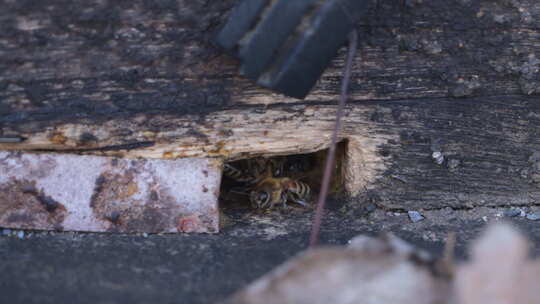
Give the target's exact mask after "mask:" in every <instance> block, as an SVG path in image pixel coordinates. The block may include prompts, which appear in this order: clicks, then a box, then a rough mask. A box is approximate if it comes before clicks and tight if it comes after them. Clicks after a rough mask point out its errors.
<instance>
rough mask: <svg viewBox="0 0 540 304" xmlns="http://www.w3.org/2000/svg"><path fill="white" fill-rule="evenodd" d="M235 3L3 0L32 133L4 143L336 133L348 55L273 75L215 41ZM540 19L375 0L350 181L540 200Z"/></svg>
mask: <svg viewBox="0 0 540 304" xmlns="http://www.w3.org/2000/svg"><path fill="white" fill-rule="evenodd" d="M234 3H235V2H234V1H232V0H225V1H203V0H193V1H192V0H189V1H188V0H181V1H164V2H160V4H159V5H158V4H157V3H154V2H146V1H139V0H137V1H129V2H116V1H86V2H84V3H76V4H74V3H71V2H70V1H64V0H51V1H47V2H37V3H34V2H32V3H31V4H30V3H29V2H25V1H4V3H2V6H3V10H2V11H1V12H0V26H1V27H2V28H3V29H4V30H3V31H2V32H1V33H0V135H1V136H20V137H22V138H25V139H26V140H25V141H23V142H22V143H3V144H0V149H2V150H40V151H63V152H69V153H79V154H90V155H109V156H111V155H113V156H124V157H135V158H136V157H145V158H171V159H172V158H181V157H195V156H200V157H221V158H224V159H228V160H234V159H239V158H246V157H251V156H257V155H267V156H270V155H279V154H296V153H307V152H312V151H316V150H320V149H323V148H325V147H326V145H327V142H328V136H329V134H330V129H331V126H332V124H333V119H334V113H335V107H334V106H333V104H334V102H335V99H336V94H337V93H338V90H339V86H338V83H339V81H340V77H339V74H340V69H341V68H342V64H343V56H340V57H339V58H337V59H336V60H335V62H334V65H333V67H331V68H330V69H329V70H328V71H327V72H326V73H325V74H324V75H323V77H322V79H321V80H320V82H319V83H318V85H317V86H316V89H315V90H314V91H313V92H312V94H311V95H309V96H308V98H307V100H305V101H299V100H296V99H290V98H284V97H283V96H281V95H278V94H273V93H271V92H269V91H267V90H264V89H260V88H259V87H257V86H255V85H253V84H252V83H251V82H249V81H247V80H245V79H243V78H241V77H239V76H238V73H237V69H238V64H237V62H235V61H234V60H233V59H231V58H229V57H228V56H226V55H223V54H222V53H221V51H220V50H218V49H217V48H215V47H214V46H212V44H211V39H212V38H213V35H214V33H215V32H216V30H217V29H218V27H219V24H221V23H222V22H223V21H224V20H225V18H226V17H227V14H228V11H229V9H230V8H231V7H232V6H233V4H234ZM539 20H540V4H538V3H537V2H536V1H533V0H524V1H520V2H519V3H518V2H515V1H514V2H509V1H502V0H501V1H488V0H485V1H481V0H478V1H444V0H435V1H403V2H401V1H395V0H381V1H376V2H375V1H374V2H373V6H372V8H371V11H370V14H369V17H368V18H367V19H366V20H363V21H362V22H361V23H359V24H358V29H359V32H360V33H361V41H362V42H363V44H362V46H361V47H360V50H359V54H360V55H359V57H358V59H357V62H356V65H355V66H356V70H355V72H354V76H353V78H354V83H353V85H352V87H351V103H350V104H349V107H348V115H347V117H346V118H345V128H344V130H343V133H342V134H341V138H342V139H346V140H347V142H348V148H347V151H346V157H345V159H344V161H345V164H346V165H345V166H344V169H345V173H344V175H345V179H344V180H345V181H346V186H347V190H348V191H349V192H351V193H353V194H363V195H365V196H366V197H367V198H369V199H370V200H372V201H374V202H377V203H379V204H380V205H382V206H385V207H388V208H405V209H411V208H415V209H417V208H442V207H445V206H451V207H454V208H468V207H470V206H479V205H490V206H499V205H530V204H538V201H539V200H540V199H539V197H538V195H539V186H538V174H539V173H538V172H537V171H538V167H537V164H538V160H537V158H540V157H536V156H535V155H536V154H535V153H536V152H537V151H538V150H539V141H540V134H539V131H538V123H539V118H540V111H539V108H538V107H539V106H538V104H539V103H538V101H539V100H538V96H537V94H538V93H539V92H538V88H539V87H540V82H539V79H540V72H539V68H540V61H539V60H538V58H537V54H539V53H540V52H539V47H540V43H539V41H540V23H539ZM529 95H530V96H529ZM458 97H459V98H458ZM436 152H440V153H436ZM433 153H435V156H436V157H435V158H433Z"/></svg>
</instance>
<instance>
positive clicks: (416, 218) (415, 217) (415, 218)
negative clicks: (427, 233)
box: [407, 211, 425, 223]
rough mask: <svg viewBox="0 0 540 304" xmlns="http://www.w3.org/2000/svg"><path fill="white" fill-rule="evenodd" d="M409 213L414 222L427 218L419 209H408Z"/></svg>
mask: <svg viewBox="0 0 540 304" xmlns="http://www.w3.org/2000/svg"><path fill="white" fill-rule="evenodd" d="M407 214H408V215H409V219H410V220H411V221H412V222H413V223H418V222H420V221H422V220H424V219H425V217H424V216H423V215H422V214H420V212H418V211H408V212H407Z"/></svg>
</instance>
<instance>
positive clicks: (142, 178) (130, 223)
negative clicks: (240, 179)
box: [0, 152, 221, 233]
mask: <svg viewBox="0 0 540 304" xmlns="http://www.w3.org/2000/svg"><path fill="white" fill-rule="evenodd" d="M220 181H221V169H220V163H219V162H218V161H216V160H209V159H182V160H130V159H116V158H111V157H98V156H80V155H64V154H23V153H18V152H0V190H1V191H2V193H3V195H2V196H1V197H0V226H2V227H8V228H15V229H37V230H41V229H46V230H75V231H108V232H152V233H156V232H217V230H218V223H219V221H218V206H217V197H218V195H219V185H220Z"/></svg>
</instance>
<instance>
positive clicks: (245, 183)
mask: <svg viewBox="0 0 540 304" xmlns="http://www.w3.org/2000/svg"><path fill="white" fill-rule="evenodd" d="M312 168H313V160H312V159H311V158H309V157H306V156H303V155H298V156H279V157H273V158H263V157H258V158H253V159H247V160H241V161H236V162H233V163H227V164H225V165H224V168H223V175H224V180H225V182H227V183H228V184H230V185H232V186H231V188H229V192H234V193H237V194H240V195H244V196H246V197H247V198H249V202H250V204H251V207H253V208H255V209H272V208H274V206H276V205H282V206H283V207H287V203H288V202H292V203H295V204H299V205H301V206H304V207H306V206H308V202H309V199H310V195H311V187H310V186H309V185H308V183H306V182H303V181H300V179H305V178H306V175H307V174H308V172H309V171H310V170H311V169H312Z"/></svg>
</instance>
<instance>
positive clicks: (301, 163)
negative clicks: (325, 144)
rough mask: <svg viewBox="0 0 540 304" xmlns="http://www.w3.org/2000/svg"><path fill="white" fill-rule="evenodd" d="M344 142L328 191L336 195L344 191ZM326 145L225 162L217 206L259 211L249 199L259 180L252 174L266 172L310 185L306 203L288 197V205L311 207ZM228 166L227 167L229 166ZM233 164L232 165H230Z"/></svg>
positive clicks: (233, 209) (234, 210)
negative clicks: (254, 178)
mask: <svg viewBox="0 0 540 304" xmlns="http://www.w3.org/2000/svg"><path fill="white" fill-rule="evenodd" d="M345 149H346V142H341V143H339V144H338V148H337V151H336V162H335V165H334V171H333V174H332V180H331V187H330V195H334V196H335V195H339V194H342V193H343V191H344V178H343V163H344V157H345V151H346V150H345ZM327 153H328V149H324V150H320V151H317V152H314V153H306V154H291V155H281V156H273V157H255V158H249V159H242V160H237V161H233V162H228V163H225V167H226V168H225V169H224V174H223V179H222V182H221V190H220V198H219V199H220V203H219V204H220V208H221V209H222V211H224V212H225V213H226V214H228V213H235V214H236V213H239V212H240V213H244V212H261V211H263V210H259V209H257V208H256V206H255V205H254V204H253V203H252V200H250V193H251V192H252V191H255V190H257V189H258V187H257V184H258V182H259V184H260V180H261V178H259V179H258V180H255V181H254V180H253V179H252V178H253V177H257V176H260V175H261V174H264V176H267V177H268V176H269V177H271V178H273V179H274V178H276V179H280V178H281V179H283V178H288V179H291V180H293V181H299V182H302V183H304V184H306V185H308V186H309V188H310V189H311V193H310V195H309V196H308V197H307V198H306V200H305V201H306V203H307V207H302V205H300V204H298V203H295V202H294V200H287V208H298V209H306V210H310V209H312V208H313V207H314V206H315V203H316V200H317V195H318V192H319V189H320V185H321V180H322V175H323V170H324V165H325V161H326V157H327ZM227 167H228V168H229V169H228V168H227ZM230 168H232V169H230ZM271 209H272V210H264V211H266V212H268V211H279V210H280V209H283V206H282V205H281V204H279V205H278V204H276V205H274V206H273V207H272V208H271Z"/></svg>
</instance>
